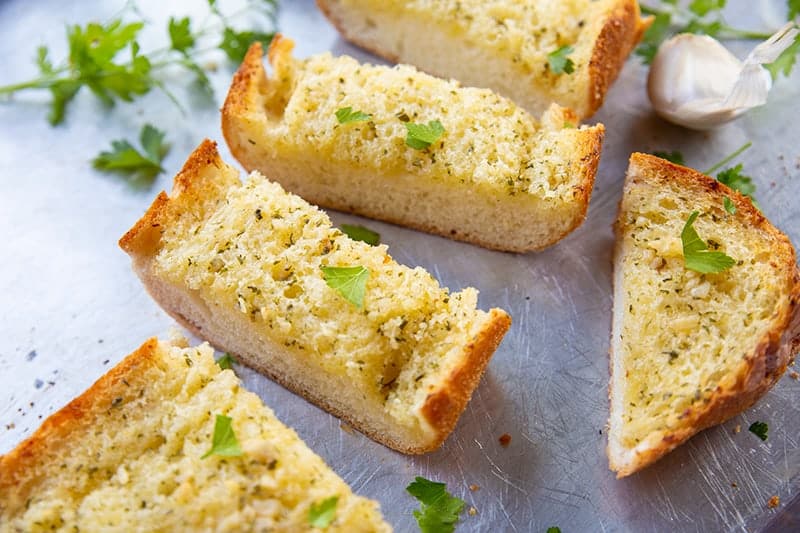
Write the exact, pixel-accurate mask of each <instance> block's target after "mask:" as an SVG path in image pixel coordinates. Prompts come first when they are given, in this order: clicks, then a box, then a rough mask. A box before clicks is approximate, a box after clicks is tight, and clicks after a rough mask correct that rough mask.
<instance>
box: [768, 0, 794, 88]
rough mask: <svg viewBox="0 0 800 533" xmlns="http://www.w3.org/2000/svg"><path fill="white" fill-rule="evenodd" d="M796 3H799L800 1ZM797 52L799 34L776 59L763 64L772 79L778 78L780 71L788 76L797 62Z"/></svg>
mask: <svg viewBox="0 0 800 533" xmlns="http://www.w3.org/2000/svg"><path fill="white" fill-rule="evenodd" d="M798 3H800V1H799V2H798ZM798 54H800V35H798V36H797V37H795V38H794V43H792V44H791V45H789V47H788V48H787V49H786V50H784V51H783V52H782V53H781V55H779V56H778V59H776V60H775V61H773V62H772V63H769V64H768V65H764V67H765V68H766V69H767V70H769V73H770V74H771V75H772V79H773V80H776V79H778V76H780V74H781V73H783V75H784V76H789V74H791V73H792V68H793V67H794V65H795V63H796V62H797V55H798Z"/></svg>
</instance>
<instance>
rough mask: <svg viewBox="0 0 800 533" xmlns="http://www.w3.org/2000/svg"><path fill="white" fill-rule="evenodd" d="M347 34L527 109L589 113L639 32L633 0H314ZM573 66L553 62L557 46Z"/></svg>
mask: <svg viewBox="0 0 800 533" xmlns="http://www.w3.org/2000/svg"><path fill="white" fill-rule="evenodd" d="M317 4H318V5H319V7H320V9H322V11H323V12H324V13H325V14H326V15H327V17H328V19H330V21H331V22H332V23H333V25H334V26H336V28H337V29H338V30H339V32H340V33H341V34H342V36H344V38H345V39H347V40H349V41H352V42H353V43H355V44H357V45H359V46H361V47H363V48H366V49H367V50H370V51H371V52H373V53H375V54H377V55H379V56H381V57H384V58H386V59H388V60H390V61H395V62H400V63H408V64H410V65H414V66H416V67H417V68H419V69H421V70H424V71H425V72H430V73H431V74H435V75H437V76H441V77H444V78H454V79H457V80H459V81H460V82H462V83H463V84H464V85H470V86H474V87H487V88H489V89H492V90H494V91H495V92H497V93H499V94H502V95H503V96H505V97H507V98H510V99H512V100H514V101H515V102H517V104H519V105H521V106H522V107H524V108H525V109H527V110H528V111H529V112H531V113H533V114H534V115H540V114H541V113H543V112H544V111H545V110H546V109H547V108H548V106H549V105H550V103H551V102H556V103H557V104H559V105H561V106H564V107H567V108H570V109H572V110H573V111H575V113H577V115H578V117H580V118H586V117H589V116H591V115H592V114H593V113H594V112H595V111H597V109H599V108H600V106H601V105H602V104H603V99H604V98H605V95H606V92H607V91H608V89H609V87H610V86H611V84H612V83H613V82H614V80H615V79H616V77H617V74H618V73H619V71H620V70H621V69H622V65H623V63H624V62H625V58H627V57H628V54H629V53H630V52H631V50H632V49H633V47H634V46H636V44H637V43H638V42H639V40H640V39H641V37H642V34H643V33H644V30H645V29H646V27H647V26H648V25H649V20H647V21H643V20H642V19H641V17H640V13H639V5H638V3H637V2H636V0H572V1H569V2H564V1H553V0H526V1H519V0H492V1H486V0H459V1H458V2H453V1H446V2H444V1H438V0H412V1H406V0H402V1H401V0H317ZM564 46H569V47H572V49H573V51H572V52H571V53H569V54H568V55H567V58H568V59H569V60H570V61H572V72H566V71H565V72H561V73H558V71H555V72H554V71H553V69H551V68H550V65H549V61H548V55H549V54H551V53H554V52H556V51H557V50H559V49H560V48H561V47H564Z"/></svg>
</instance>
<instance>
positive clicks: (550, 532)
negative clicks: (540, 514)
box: [547, 526, 561, 533]
mask: <svg viewBox="0 0 800 533" xmlns="http://www.w3.org/2000/svg"><path fill="white" fill-rule="evenodd" d="M547 533H561V528H560V527H556V526H550V527H548V528H547Z"/></svg>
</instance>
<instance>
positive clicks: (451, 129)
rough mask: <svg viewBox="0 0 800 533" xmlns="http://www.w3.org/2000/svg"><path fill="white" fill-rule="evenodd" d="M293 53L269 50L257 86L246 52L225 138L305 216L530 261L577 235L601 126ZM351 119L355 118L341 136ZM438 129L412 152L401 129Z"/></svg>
mask: <svg viewBox="0 0 800 533" xmlns="http://www.w3.org/2000/svg"><path fill="white" fill-rule="evenodd" d="M293 46H294V43H293V42H292V41H291V40H289V39H287V38H285V37H282V36H280V35H278V36H276V37H275V39H274V40H273V41H272V44H271V45H270V47H269V60H270V63H271V65H272V75H271V76H270V77H267V74H266V71H265V69H264V65H263V63H262V51H261V46H260V45H259V44H257V43H256V44H253V45H252V46H251V48H250V50H249V51H248V53H247V55H246V56H245V58H244V62H243V63H242V65H241V67H239V70H238V72H237V73H236V76H235V77H234V80H233V83H232V85H231V88H230V91H229V92H228V96H227V98H226V100H225V105H224V107H223V109H222V133H223V134H224V136H225V140H226V141H227V143H228V147H229V148H230V150H231V153H232V154H233V156H234V157H236V159H237V160H238V161H239V162H240V163H241V164H242V166H243V167H244V168H246V169H247V170H248V171H253V170H258V171H259V172H261V173H262V174H264V175H265V176H267V177H268V178H269V179H271V180H273V181H277V182H278V183H280V184H281V185H282V186H283V187H284V188H286V190H288V191H290V192H293V193H295V194H298V195H300V196H302V197H303V198H305V199H306V200H307V201H309V202H311V203H313V204H315V205H319V206H322V207H328V208H332V209H337V210H339V211H346V212H351V213H356V214H359V215H363V216H367V217H371V218H377V219H379V220H386V221H388V222H392V223H395V224H400V225H403V226H408V227H411V228H415V229H418V230H421V231H427V232H429V233H434V234H437V235H441V236H443V237H447V238H450V239H456V240H460V241H465V242H470V243H473V244H478V245H480V246H484V247H487V248H492V249H496V250H503V251H511V252H527V251H531V250H538V249H541V248H544V247H546V246H549V245H551V244H553V243H555V242H557V241H558V240H560V239H562V238H563V237H564V236H566V235H567V234H568V233H570V232H571V231H572V230H574V229H575V228H576V227H578V226H579V225H580V224H581V223H582V222H583V220H584V218H585V216H586V209H587V206H588V204H589V197H590V196H591V193H592V185H593V184H594V178H595V174H596V172H597V164H598V162H599V160H600V148H601V145H602V139H603V133H604V128H603V125H602V124H596V125H593V126H580V125H579V124H578V119H577V117H575V115H574V114H573V113H572V112H571V111H569V110H567V109H565V108H562V107H559V106H557V105H555V104H554V105H553V106H551V107H550V108H549V109H548V111H547V112H546V113H545V114H544V115H543V116H542V117H541V119H538V118H535V117H533V116H531V115H529V114H528V113H527V112H526V111H525V110H523V109H522V108H521V107H519V106H517V105H516V104H514V103H513V102H512V101H510V100H508V99H506V98H503V97H501V96H498V95H497V94H495V93H493V92H492V91H490V90H488V89H476V88H473V87H461V86H460V85H459V84H458V82H455V81H452V80H450V81H448V80H443V79H439V78H435V77H433V76H430V75H428V74H424V73H422V72H419V71H418V70H416V69H415V68H414V67H410V66H408V65H398V66H396V67H394V68H390V67H386V66H376V65H369V64H362V63H359V62H358V61H356V60H355V59H353V58H352V57H347V56H339V57H333V56H332V55H331V54H330V53H324V54H319V55H315V56H311V57H309V58H307V59H297V58H295V57H293V56H292V48H293ZM348 109H349V110H350V114H355V113H357V112H360V113H361V115H357V118H356V119H355V120H353V121H350V122H344V123H340V118H341V117H342V116H343V115H341V113H342V112H344V111H347V110H348ZM337 113H339V114H338V115H337ZM359 117H360V118H359ZM437 121H438V124H439V125H440V126H441V129H440V130H438V133H440V136H438V137H436V138H435V139H434V138H433V137H426V138H427V139H429V140H430V144H429V145H428V146H427V147H424V146H425V145H424V143H422V141H421V140H420V138H416V137H414V138H412V140H411V141H410V143H411V145H409V140H408V136H409V130H408V128H409V127H411V128H412V129H413V128H414V126H415V125H416V127H417V128H422V127H430V128H431V131H434V130H433V128H434V126H435V125H436V123H437ZM431 124H434V126H431ZM434 137H435V135H434ZM417 143H421V144H417Z"/></svg>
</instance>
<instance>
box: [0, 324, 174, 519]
mask: <svg viewBox="0 0 800 533" xmlns="http://www.w3.org/2000/svg"><path fill="white" fill-rule="evenodd" d="M158 345H159V340H158V339H156V338H151V339H149V340H147V341H146V342H145V343H144V344H142V345H141V346H140V347H139V348H138V349H136V350H135V351H134V352H133V353H131V354H130V355H128V356H127V357H125V359H123V360H122V361H121V362H120V363H119V364H117V365H116V366H114V367H113V368H112V369H111V370H109V371H108V372H107V373H106V374H104V375H103V376H101V377H100V378H99V379H98V380H97V381H95V382H94V384H93V385H92V386H91V387H89V388H88V389H87V390H86V391H84V392H83V393H82V394H81V395H80V396H78V397H76V398H75V399H73V400H72V401H71V402H69V403H68V404H67V405H65V406H64V407H62V408H61V409H59V410H58V411H56V412H55V413H53V414H52V415H50V416H49V417H47V419H46V420H45V421H44V423H42V425H41V426H39V428H38V429H37V430H36V431H34V433H33V434H32V435H31V436H30V437H28V438H27V439H25V440H24V441H22V442H21V443H19V444H18V445H17V447H16V448H14V449H13V450H11V451H10V452H8V453H7V454H5V455H2V456H0V516H2V515H3V514H4V513H5V510H6V509H9V508H13V507H15V506H18V505H19V504H20V502H21V501H24V500H27V498H28V495H29V492H30V485H31V483H32V482H33V481H34V480H33V479H31V478H30V477H29V475H28V474H29V472H30V471H31V470H32V469H33V465H35V464H36V463H37V461H39V460H40V459H41V458H42V457H43V456H47V455H48V453H49V452H50V451H52V450H53V449H56V448H58V447H61V446H65V445H66V444H68V441H69V435H70V434H71V433H73V432H75V431H78V430H80V429H81V428H86V427H89V426H92V425H93V424H94V421H95V419H96V418H97V416H99V415H101V414H102V413H103V412H104V411H106V410H107V409H109V408H110V407H111V405H112V402H113V400H114V399H115V398H117V397H120V396H126V395H131V396H133V395H134V393H135V390H133V389H132V388H131V387H127V386H126V387H123V386H121V385H120V384H123V383H125V382H126V381H128V380H130V381H133V377H134V376H137V375H139V374H141V370H140V369H141V368H142V367H150V366H153V365H155V364H157V363H156V352H157V350H158ZM26 477H27V478H28V479H26Z"/></svg>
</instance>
